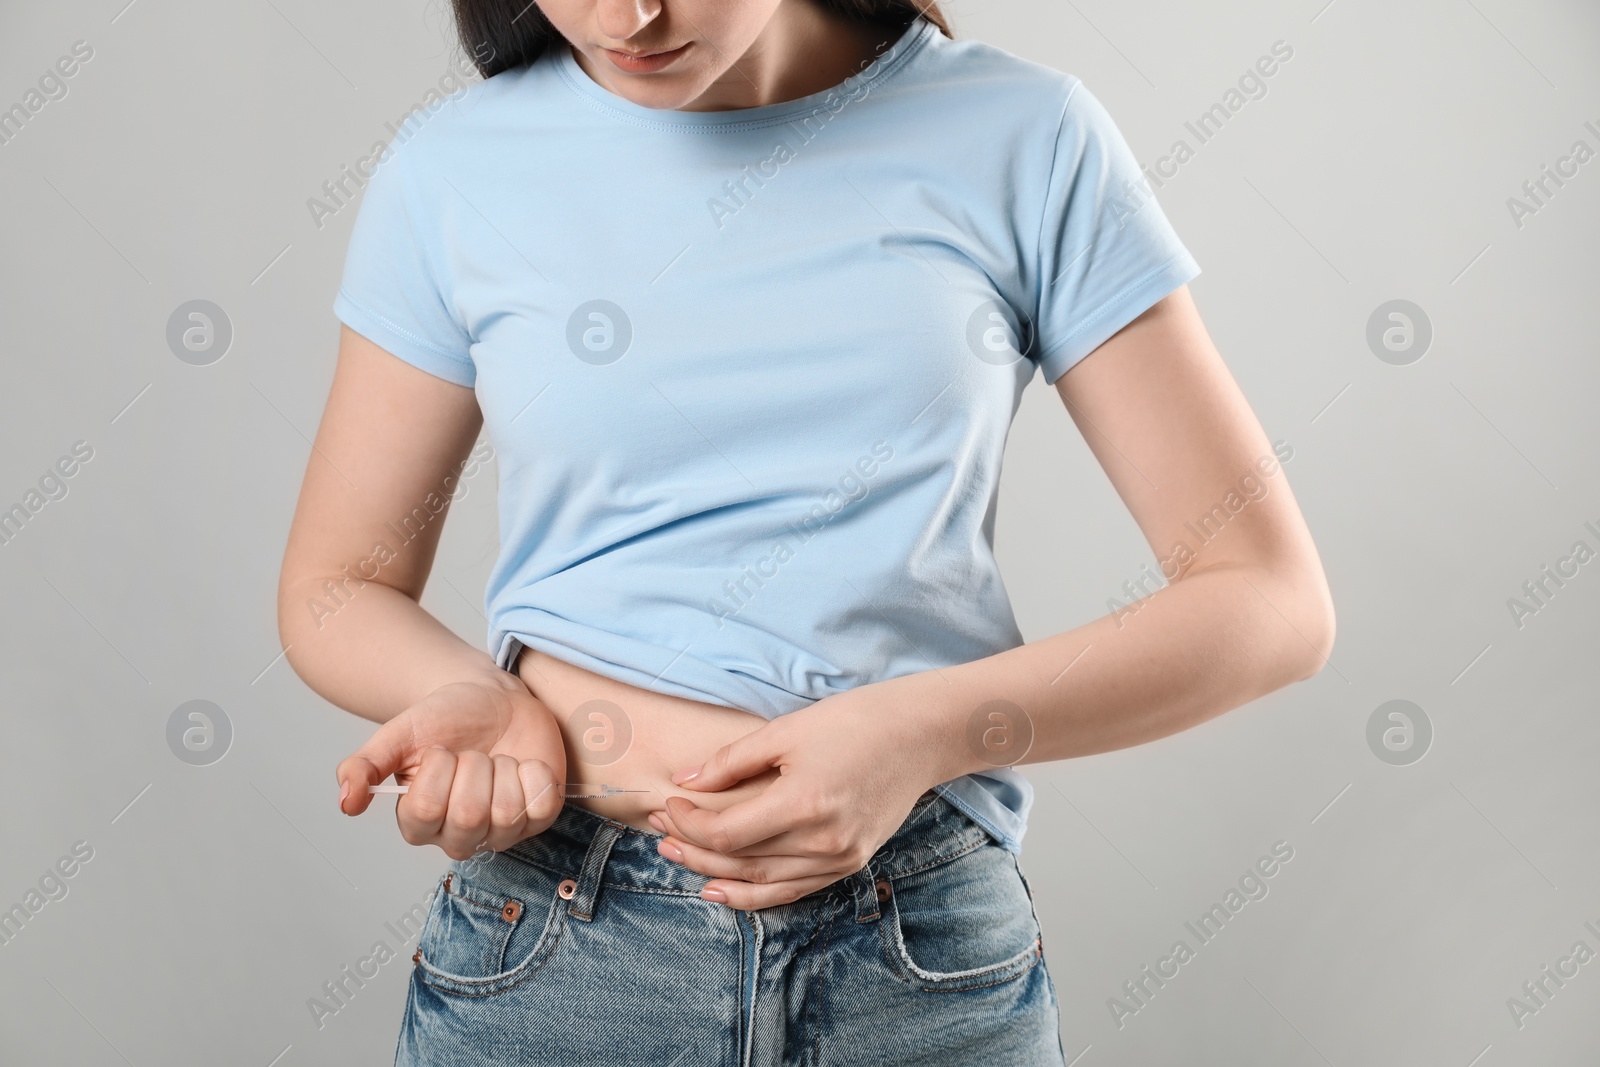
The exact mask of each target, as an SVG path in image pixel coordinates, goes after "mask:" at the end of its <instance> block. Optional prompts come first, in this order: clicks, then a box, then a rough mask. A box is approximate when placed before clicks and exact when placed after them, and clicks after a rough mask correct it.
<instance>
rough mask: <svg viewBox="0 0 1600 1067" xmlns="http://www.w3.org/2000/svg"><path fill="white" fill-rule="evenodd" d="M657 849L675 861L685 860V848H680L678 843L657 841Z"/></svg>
mask: <svg viewBox="0 0 1600 1067" xmlns="http://www.w3.org/2000/svg"><path fill="white" fill-rule="evenodd" d="M656 851H657V852H659V853H661V854H662V855H663V856H665V857H667V859H669V860H671V861H672V862H673V863H682V862H683V849H681V848H679V847H678V846H677V845H674V844H673V843H672V842H671V841H660V842H657V843H656Z"/></svg>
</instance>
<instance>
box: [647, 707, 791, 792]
mask: <svg viewBox="0 0 1600 1067" xmlns="http://www.w3.org/2000/svg"><path fill="white" fill-rule="evenodd" d="M785 752H786V748H785V745H784V728H782V727H781V726H780V725H779V721H778V720H775V721H773V722H769V723H767V724H766V725H765V726H762V727H760V728H758V729H756V730H752V731H751V732H750V733H748V734H745V735H744V736H743V737H741V738H739V739H738V740H737V741H733V742H731V743H729V744H726V745H723V746H722V747H721V748H719V749H717V750H716V751H715V752H713V753H711V757H710V758H709V759H707V760H706V761H705V763H704V764H702V765H701V766H700V767H697V768H696V767H690V768H686V769H685V770H681V771H679V772H678V773H677V774H674V775H673V776H672V782H673V784H674V785H681V786H683V787H684V788H685V789H698V790H701V791H704V792H715V791H716V790H719V789H727V788H728V787H729V786H732V785H737V784H739V783H740V782H742V781H744V780H745V779H746V778H752V777H754V776H755V775H758V774H760V773H762V772H763V771H769V770H771V769H772V768H773V767H776V766H777V765H778V761H779V760H780V759H782V758H783V755H784V754H785Z"/></svg>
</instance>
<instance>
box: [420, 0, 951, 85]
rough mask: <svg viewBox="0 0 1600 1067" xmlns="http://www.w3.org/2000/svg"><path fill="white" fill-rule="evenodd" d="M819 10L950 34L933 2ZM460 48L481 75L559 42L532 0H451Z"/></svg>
mask: <svg viewBox="0 0 1600 1067" xmlns="http://www.w3.org/2000/svg"><path fill="white" fill-rule="evenodd" d="M813 2H814V3H816V4H818V5H819V6H820V7H821V8H822V9H823V10H825V11H831V12H833V13H834V14H836V15H842V16H844V17H845V18H847V19H852V20H854V21H856V22H866V23H870V24H872V25H882V26H885V27H890V28H895V27H898V28H904V27H906V26H909V25H910V24H911V22H912V20H914V19H915V18H916V17H917V16H918V15H921V16H922V17H923V18H925V19H927V20H928V21H929V22H931V23H933V24H934V25H935V26H937V27H938V28H939V32H940V33H942V34H944V35H945V36H946V37H954V36H955V34H953V33H951V32H950V23H949V22H948V21H947V20H946V19H945V16H944V13H943V12H941V11H940V10H939V5H938V4H937V3H936V2H934V0H813ZM451 6H452V7H453V8H454V9H455V18H456V31H457V33H459V34H460V36H461V46H462V48H463V49H465V50H466V51H467V52H468V53H470V54H471V55H472V56H473V64H474V65H475V66H476V67H477V68H478V73H479V74H481V75H483V76H484V77H485V78H489V77H492V76H494V75H496V74H499V73H500V72H501V71H503V70H510V69H512V68H513V67H525V66H527V65H528V64H529V63H532V62H533V61H534V60H535V59H538V58H539V57H540V56H541V55H543V54H544V50H545V49H546V48H547V47H549V46H550V45H551V44H552V43H554V42H556V41H559V40H561V35H560V34H559V33H557V32H556V28H555V27H554V26H552V25H550V20H549V19H547V18H545V17H544V12H542V11H540V10H539V7H538V5H537V4H536V3H533V2H532V0H451Z"/></svg>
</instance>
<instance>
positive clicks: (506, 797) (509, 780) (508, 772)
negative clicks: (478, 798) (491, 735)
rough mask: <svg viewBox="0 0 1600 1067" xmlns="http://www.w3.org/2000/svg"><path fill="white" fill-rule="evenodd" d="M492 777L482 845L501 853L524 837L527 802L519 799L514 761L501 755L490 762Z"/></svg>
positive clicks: (519, 787) (526, 820) (518, 779)
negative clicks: (486, 833) (485, 836)
mask: <svg viewBox="0 0 1600 1067" xmlns="http://www.w3.org/2000/svg"><path fill="white" fill-rule="evenodd" d="M490 762H491V764H492V770H493V774H494V781H493V784H492V785H491V786H490V796H491V799H490V801H489V834H488V837H487V838H485V843H486V844H487V845H488V846H489V847H490V848H491V849H493V850H494V851H496V852H503V851H505V850H506V849H508V848H510V847H511V846H512V845H514V844H516V843H517V842H518V841H521V840H522V839H523V838H524V837H525V836H527V835H526V834H525V833H524V831H523V827H525V826H527V825H528V810H527V803H528V802H527V801H526V800H525V799H524V798H523V796H522V779H521V778H520V777H518V775H517V758H516V757H515V756H508V755H506V754H505V753H504V752H502V753H500V754H499V755H498V756H494V757H492V758H491V760H490Z"/></svg>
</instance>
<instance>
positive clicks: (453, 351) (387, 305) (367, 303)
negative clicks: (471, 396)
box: [333, 153, 477, 387]
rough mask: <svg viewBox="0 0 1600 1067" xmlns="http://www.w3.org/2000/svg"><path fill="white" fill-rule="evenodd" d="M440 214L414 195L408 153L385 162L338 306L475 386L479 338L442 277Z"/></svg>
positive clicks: (409, 356) (422, 360)
mask: <svg viewBox="0 0 1600 1067" xmlns="http://www.w3.org/2000/svg"><path fill="white" fill-rule="evenodd" d="M436 217H437V213H432V214H430V213H428V212H426V211H424V210H423V209H422V206H421V205H420V203H419V201H418V200H417V199H416V197H415V196H414V189H413V185H412V180H411V174H410V173H409V172H408V171H407V170H406V169H405V156H404V154H403V153H400V154H396V155H394V156H392V157H391V158H389V159H388V160H387V161H386V162H382V163H380V164H379V165H378V167H377V169H376V170H375V171H374V172H373V175H372V178H371V179H370V180H369V181H368V182H367V188H366V190H365V192H364V193H363V194H362V199H361V206H360V208H359V209H358V210H357V213H356V221H355V226H354V228H353V229H352V230H351V232H350V245H349V248H348V250H347V251H346V252H345V260H344V275H343V277H342V278H341V279H340V283H339V293H338V296H337V297H335V298H334V302H333V313H334V314H335V315H336V316H338V318H339V321H341V322H343V323H344V324H345V325H346V326H349V327H350V328H351V329H352V330H354V331H356V332H357V333H359V334H360V335H361V336H363V337H365V338H367V339H368V340H369V341H372V342H373V343H374V344H376V345H378V346H379V347H380V348H383V349H385V350H387V351H389V352H392V353H394V355H396V356H398V357H399V358H401V359H403V360H405V361H406V362H407V363H410V364H412V365H413V366H415V367H420V368H421V369H422V370H425V371H427V372H428V373H429V374H432V375H435V376H437V377H440V378H443V379H444V380H445V381H448V382H454V383H455V384H457V385H465V386H469V387H470V386H471V385H472V384H473V382H474V381H475V380H476V378H477V373H476V371H477V368H476V367H475V366H474V365H473V362H472V353H471V345H472V338H471V336H470V335H469V334H468V333H467V330H466V327H465V326H464V325H463V324H462V322H461V321H460V319H459V317H458V316H457V315H456V314H455V313H454V312H453V311H452V309H451V306H450V304H449V301H448V299H447V297H446V293H447V291H448V290H446V289H445V288H444V287H443V286H442V285H441V284H440V282H441V279H440V275H439V273H438V271H437V270H436V264H437V258H436V256H435V254H434V251H433V249H432V248H431V246H430V241H431V239H432V237H431V233H432V231H431V229H430V227H429V225H428V223H429V221H430V219H431V218H436Z"/></svg>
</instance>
